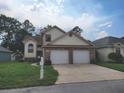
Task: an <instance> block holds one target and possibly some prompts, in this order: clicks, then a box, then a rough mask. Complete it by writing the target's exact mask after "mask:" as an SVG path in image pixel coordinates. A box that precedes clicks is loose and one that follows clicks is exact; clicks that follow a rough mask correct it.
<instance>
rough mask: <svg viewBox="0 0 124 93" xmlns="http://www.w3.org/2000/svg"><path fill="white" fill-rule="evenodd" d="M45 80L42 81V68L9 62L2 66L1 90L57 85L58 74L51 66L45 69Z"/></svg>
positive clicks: (0, 67) (0, 73)
mask: <svg viewBox="0 0 124 93" xmlns="http://www.w3.org/2000/svg"><path fill="white" fill-rule="evenodd" d="M44 70H45V72H44V79H43V80H40V79H39V77H40V74H39V73H40V66H32V65H31V64H28V63H18V62H9V63H1V64H0V89H5V88H19V87H30V86H47V85H53V84H55V82H56V80H57V77H58V72H57V71H56V70H54V68H53V67H52V66H51V65H46V66H45V67H44Z"/></svg>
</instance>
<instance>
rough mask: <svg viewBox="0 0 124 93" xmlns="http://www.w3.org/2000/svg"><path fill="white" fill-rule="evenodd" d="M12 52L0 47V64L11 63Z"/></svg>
mask: <svg viewBox="0 0 124 93" xmlns="http://www.w3.org/2000/svg"><path fill="white" fill-rule="evenodd" d="M11 53H12V51H10V50H8V49H7V48H4V47H2V46H0V62H5V61H11Z"/></svg>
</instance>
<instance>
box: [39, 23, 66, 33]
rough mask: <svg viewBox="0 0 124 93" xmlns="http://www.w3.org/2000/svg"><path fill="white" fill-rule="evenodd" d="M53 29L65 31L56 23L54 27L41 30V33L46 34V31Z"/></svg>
mask: <svg viewBox="0 0 124 93" xmlns="http://www.w3.org/2000/svg"><path fill="white" fill-rule="evenodd" d="M52 29H58V30H59V31H61V32H62V33H65V31H64V30H62V29H61V28H59V27H58V26H56V25H55V26H53V27H49V28H46V29H44V30H43V31H42V32H41V34H44V33H46V32H48V31H50V30H52Z"/></svg>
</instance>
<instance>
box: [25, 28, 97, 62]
mask: <svg viewBox="0 0 124 93" xmlns="http://www.w3.org/2000/svg"><path fill="white" fill-rule="evenodd" d="M23 42H24V45H25V50H24V51H25V52H24V58H25V60H30V59H37V58H40V57H41V56H43V58H44V62H45V63H46V64H80V63H90V62H93V61H94V60H95V48H94V46H93V44H91V42H89V41H88V40H86V39H84V38H83V37H82V36H81V29H80V28H79V27H78V26H76V27H74V28H73V29H72V30H70V31H69V32H65V31H64V30H62V29H60V28H59V27H57V26H53V27H48V28H46V29H44V30H43V31H41V36H40V37H38V39H36V38H35V37H26V38H25V39H24V40H23ZM38 46H39V47H38ZM40 46H41V47H40ZM38 49H39V50H38ZM38 53H39V54H38Z"/></svg>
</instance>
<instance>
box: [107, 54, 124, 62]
mask: <svg viewBox="0 0 124 93" xmlns="http://www.w3.org/2000/svg"><path fill="white" fill-rule="evenodd" d="M108 58H109V59H111V60H112V61H114V62H116V63H122V62H123V56H122V55H121V54H119V53H110V54H109V55H108Z"/></svg>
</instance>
